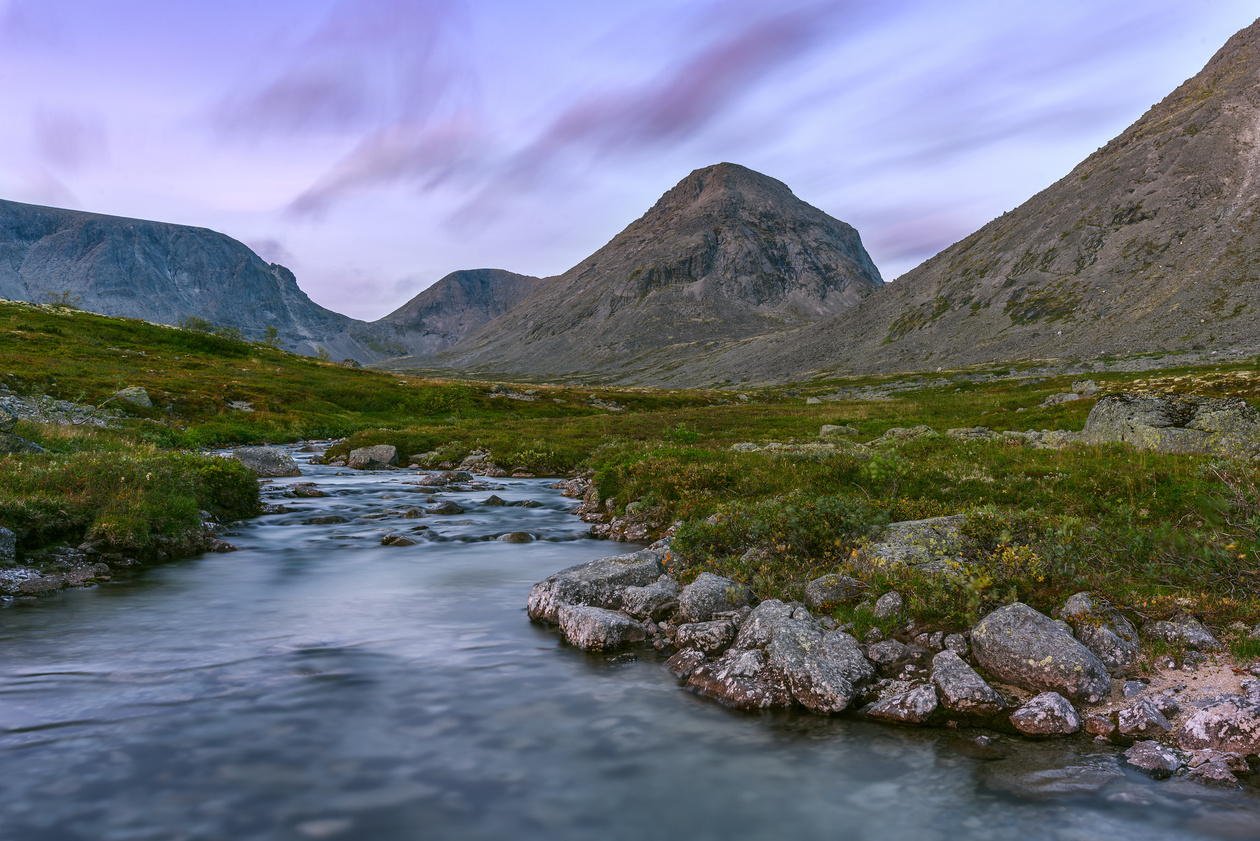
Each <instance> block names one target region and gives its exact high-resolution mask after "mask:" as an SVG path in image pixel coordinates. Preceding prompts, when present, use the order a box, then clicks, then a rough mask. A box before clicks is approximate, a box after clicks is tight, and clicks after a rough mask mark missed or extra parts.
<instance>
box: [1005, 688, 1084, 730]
mask: <svg viewBox="0 0 1260 841" xmlns="http://www.w3.org/2000/svg"><path fill="white" fill-rule="evenodd" d="M1011 724H1013V725H1015V729H1016V730H1018V731H1019V732H1021V733H1023V734H1024V735H1025V736H1032V737H1034V738H1050V737H1053V736H1070V735H1072V734H1073V733H1075V732H1076V731H1078V730H1080V729H1081V717H1080V715H1079V714H1078V713H1077V712H1076V708H1075V707H1073V706H1072V704H1071V703H1070V702H1069V701H1068V699H1067V698H1064V697H1063V696H1062V695H1060V694H1059V693H1058V692H1042V693H1041V694H1040V695H1038V696H1037V697H1035V698H1033V699H1032V700H1030V701H1029V702H1028V703H1027V704H1024V706H1022V707H1020V708H1019V709H1018V710H1016V711H1015V712H1014V713H1013V714H1012V715H1011Z"/></svg>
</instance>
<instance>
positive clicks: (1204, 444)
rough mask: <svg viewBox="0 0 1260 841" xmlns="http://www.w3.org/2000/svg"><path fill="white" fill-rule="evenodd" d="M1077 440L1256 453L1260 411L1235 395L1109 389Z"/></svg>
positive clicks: (1148, 447) (1171, 449) (1259, 442)
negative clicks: (1114, 390)
mask: <svg viewBox="0 0 1260 841" xmlns="http://www.w3.org/2000/svg"><path fill="white" fill-rule="evenodd" d="M1081 440H1083V441H1086V442H1087V443H1107V442H1111V441H1123V442H1125V443H1128V444H1131V445H1132V446H1134V447H1137V448H1138V449H1144V450H1155V451H1156V452H1161V453H1213V454H1217V455H1224V456H1232V457H1235V458H1252V457H1254V456H1255V455H1257V454H1260V412H1257V411H1256V410H1255V409H1254V408H1253V407H1252V406H1251V405H1250V404H1249V403H1247V401H1246V400H1243V399H1242V398H1239V397H1231V398H1224V399H1222V398H1212V397H1198V396H1194V395H1186V394H1158V395H1142V394H1108V395H1106V396H1105V397H1102V398H1101V399H1100V400H1099V401H1098V402H1097V403H1096V404H1094V408H1093V409H1091V410H1090V413H1089V417H1088V418H1086V420H1085V428H1084V429H1083V430H1081Z"/></svg>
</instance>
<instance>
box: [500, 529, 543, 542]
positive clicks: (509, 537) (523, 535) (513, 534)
mask: <svg viewBox="0 0 1260 841" xmlns="http://www.w3.org/2000/svg"><path fill="white" fill-rule="evenodd" d="M495 540H498V541H499V542H500V543H533V542H534V536H533V535H532V534H530V533H529V532H527V531H510V532H508V533H507V534H501V535H499V536H498V537H496V538H495Z"/></svg>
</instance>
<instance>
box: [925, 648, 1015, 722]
mask: <svg viewBox="0 0 1260 841" xmlns="http://www.w3.org/2000/svg"><path fill="white" fill-rule="evenodd" d="M932 684H933V685H934V686H935V687H936V694H937V696H938V697H939V698H940V701H941V706H943V707H944V708H945V709H947V710H949V711H950V712H952V713H957V714H958V715H961V716H965V717H967V718H977V719H984V718H990V717H992V716H994V715H996V714H998V713H1000V712H1002V711H1003V710H1004V709H1006V701H1005V700H1003V698H1002V696H1001V695H999V694H998V693H997V690H995V689H994V688H993V687H992V686H989V684H987V683H985V681H984V678H982V677H980V675H979V674H978V673H977V672H976V670H975V669H973V668H971V666H969V665H967V661H965V660H963V659H962V658H961V657H959V656H958V655H957V654H956V653H954V652H953V651H950V650H949V649H948V648H947V649H945V650H944V651H941V652H939V653H938V654H937V655H936V656H935V657H933V658H932Z"/></svg>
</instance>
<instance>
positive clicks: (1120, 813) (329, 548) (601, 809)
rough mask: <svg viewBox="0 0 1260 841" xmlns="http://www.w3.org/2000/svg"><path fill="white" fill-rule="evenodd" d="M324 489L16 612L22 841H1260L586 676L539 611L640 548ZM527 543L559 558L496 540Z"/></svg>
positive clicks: (13, 670) (1, 627)
mask: <svg viewBox="0 0 1260 841" xmlns="http://www.w3.org/2000/svg"><path fill="white" fill-rule="evenodd" d="M303 470H304V471H305V472H306V473H307V474H308V475H307V477H306V478H307V479H308V480H314V481H317V482H318V483H319V485H320V487H322V488H323V489H325V490H326V491H328V492H329V493H330V494H331V495H330V496H328V497H327V498H322V499H294V500H284V502H285V504H286V505H289V506H290V507H291V508H292V509H293V511H292V512H291V513H288V514H275V515H268V516H264V517H261V518H259V519H258V520H255V521H253V522H250V523H248V524H244V525H241V526H240V527H238V528H237V529H236V530H235V531H234V533H233V534H232V535H230V536H228V539H229V540H230V541H232V542H233V543H235V544H236V545H238V546H240V547H241V551H239V552H235V553H231V554H225V555H209V556H205V557H201V558H196V559H192V560H188V561H183V562H179V563H174V564H169V565H166V566H163V567H158V568H153V569H150V570H147V571H145V572H144V573H142V574H141V575H140V576H138V577H137V578H134V579H132V580H129V581H125V582H114V583H111V584H108V585H105V586H101V587H97V588H93V589H88V590H71V591H66V592H64V593H61V594H59V595H56V596H53V597H47V598H42V599H38V600H33V601H31V600H28V601H21V602H13V603H10V604H9V605H8V607H7V609H3V610H0V837H3V838H6V839H9V838H12V839H128V841H139V840H140V839H162V841H168V839H185V838H187V839H219V838H222V839H264V838H265V839H290V838H292V839H305V838H333V839H507V838H510V839H644V838H662V839H675V838H676V839H698V840H699V839H754V838H756V839H761V838H765V839H771V838H774V839H780V838H793V839H899V838H907V839H923V840H924V841H932V840H933V839H960V838H981V839H988V838H992V839H1011V838H1021V839H1043V838H1046V839H1049V838H1054V839H1103V838H1106V839H1142V841H1154V840H1155V839H1183V838H1205V837H1206V838H1239V839H1241V838H1253V839H1254V838H1257V837H1260V801H1258V799H1257V797H1256V796H1255V789H1248V790H1246V791H1244V792H1230V791H1215V790H1212V789H1208V788H1204V787H1202V786H1198V785H1193V784H1189V783H1185V782H1184V781H1176V780H1174V781H1169V782H1164V783H1156V782H1153V781H1150V780H1148V779H1146V778H1144V777H1143V776H1141V775H1139V774H1137V773H1135V772H1132V771H1128V770H1125V769H1123V768H1122V767H1121V766H1120V764H1119V763H1118V761H1117V758H1116V751H1115V750H1114V749H1112V748H1109V747H1094V746H1093V745H1092V744H1090V743H1087V742H1081V741H1073V742H1071V743H1049V744H1042V745H1032V744H1028V743H1020V742H1015V741H1009V740H1005V739H999V740H998V747H999V749H1000V754H1001V755H1003V756H1004V758H1000V759H993V758H992V757H987V756H986V755H984V754H983V753H982V752H980V751H978V750H977V749H976V748H975V745H974V744H973V743H972V742H971V741H970V739H971V738H972V736H973V735H974V734H968V733H966V732H953V731H945V730H937V731H916V730H910V729H899V728H892V727H883V726H877V725H870V724H865V723H861V722H855V721H852V720H846V719H843V718H822V717H817V716H813V715H809V714H804V713H792V714H788V713H779V714H774V715H744V714H737V713H732V712H730V711H727V710H725V709H723V708H722V707H720V706H718V705H716V704H713V703H711V702H709V701H706V700H703V699H701V698H697V697H695V696H693V695H691V694H689V693H688V692H686V691H685V690H683V689H681V688H679V687H678V686H677V684H676V683H675V682H674V681H673V680H672V679H671V678H670V676H669V674H668V673H667V672H666V671H665V670H664V669H663V668H662V667H661V665H660V660H659V658H657V657H656V656H655V655H654V654H653V653H650V652H644V651H640V652H637V653H635V654H621V655H607V656H604V655H600V656H592V655H587V654H584V653H583V652H581V651H578V650H576V649H573V648H570V647H568V646H565V645H563V644H561V643H560V642H558V640H557V637H556V635H555V634H554V632H552V631H550V630H548V629H546V628H543V627H540V626H538V625H533V624H531V623H530V622H529V621H528V619H527V618H526V615H525V610H524V606H525V599H526V596H527V594H528V592H529V588H530V586H531V585H532V584H533V583H534V582H535V581H538V580H539V579H541V578H544V577H546V576H547V575H549V574H551V573H552V572H555V571H556V570H559V569H561V568H563V567H566V566H570V565H572V564H576V563H580V562H583V561H587V560H590V559H593V558H596V557H600V556H604V555H609V554H615V553H618V552H623V551H627V547H626V546H625V545H624V544H613V543H606V542H598V541H593V540H586V539H580V537H581V535H582V534H583V532H584V526H583V524H582V523H580V522H579V521H578V520H577V519H576V518H575V517H573V516H571V515H569V514H568V513H567V511H568V509H569V508H570V507H571V504H572V503H571V501H570V500H566V499H564V498H563V497H561V496H560V494H559V492H558V491H554V490H551V489H549V488H548V487H547V484H548V483H547V482H545V481H543V480H504V481H503V484H504V485H505V489H504V490H500V491H496V493H497V494H498V495H499V496H500V497H502V498H504V499H507V500H523V499H534V500H536V501H539V502H541V503H543V507H541V508H521V507H502V508H490V507H484V506H480V505H479V504H477V503H479V502H480V501H481V500H484V499H485V498H486V497H487V496H488V495H489V492H488V491H484V492H476V493H471V494H445V495H442V496H443V497H444V498H453V499H456V500H457V501H458V502H460V504H462V505H464V506H465V507H466V508H467V511H468V513H466V514H464V515H454V516H429V517H427V518H425V519H402V518H401V517H400V516H399V515H398V514H396V513H395V514H386V515H385V516H384V518H382V519H371V517H374V516H379V514H380V513H381V512H384V511H388V510H394V511H397V510H399V509H403V508H405V507H408V506H411V505H416V504H421V505H422V504H423V503H424V502H425V500H426V498H427V495H426V494H424V493H418V492H416V491H415V490H414V485H408V484H406V483H407V482H414V481H415V475H414V474H411V473H409V472H404V471H391V472H387V473H382V474H355V475H338V474H337V471H336V469H335V468H326V467H317V466H310V467H307V466H304V467H303ZM287 481H290V480H278V481H277V483H276V484H275V485H273V486H271V488H272V489H273V490H274V489H275V488H279V487H280V486H281V485H282V484H284V483H285V482H287ZM293 481H296V480H293ZM324 515H337V516H340V517H343V518H345V519H346V520H347V522H345V523H340V524H324V525H311V524H307V523H306V521H307V520H309V519H311V518H313V517H316V516H324ZM364 515H367V516H368V519H364ZM417 525H428V526H430V529H429V530H428V531H427V532H419V533H412V532H409V531H408V529H411V528H413V527H415V526H417ZM384 530H395V531H399V532H402V533H407V534H413V535H419V536H418V538H417V539H420V540H421V542H420V543H419V544H418V545H416V546H409V547H391V546H382V545H380V538H381V536H382V534H383V533H384ZM508 531H528V532H531V533H532V534H534V535H535V536H537V537H539V538H541V539H539V540H537V541H535V542H533V543H528V544H508V543H502V542H495V541H486V540H478V539H476V538H484V537H488V536H494V535H498V534H501V533H504V532H508Z"/></svg>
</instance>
